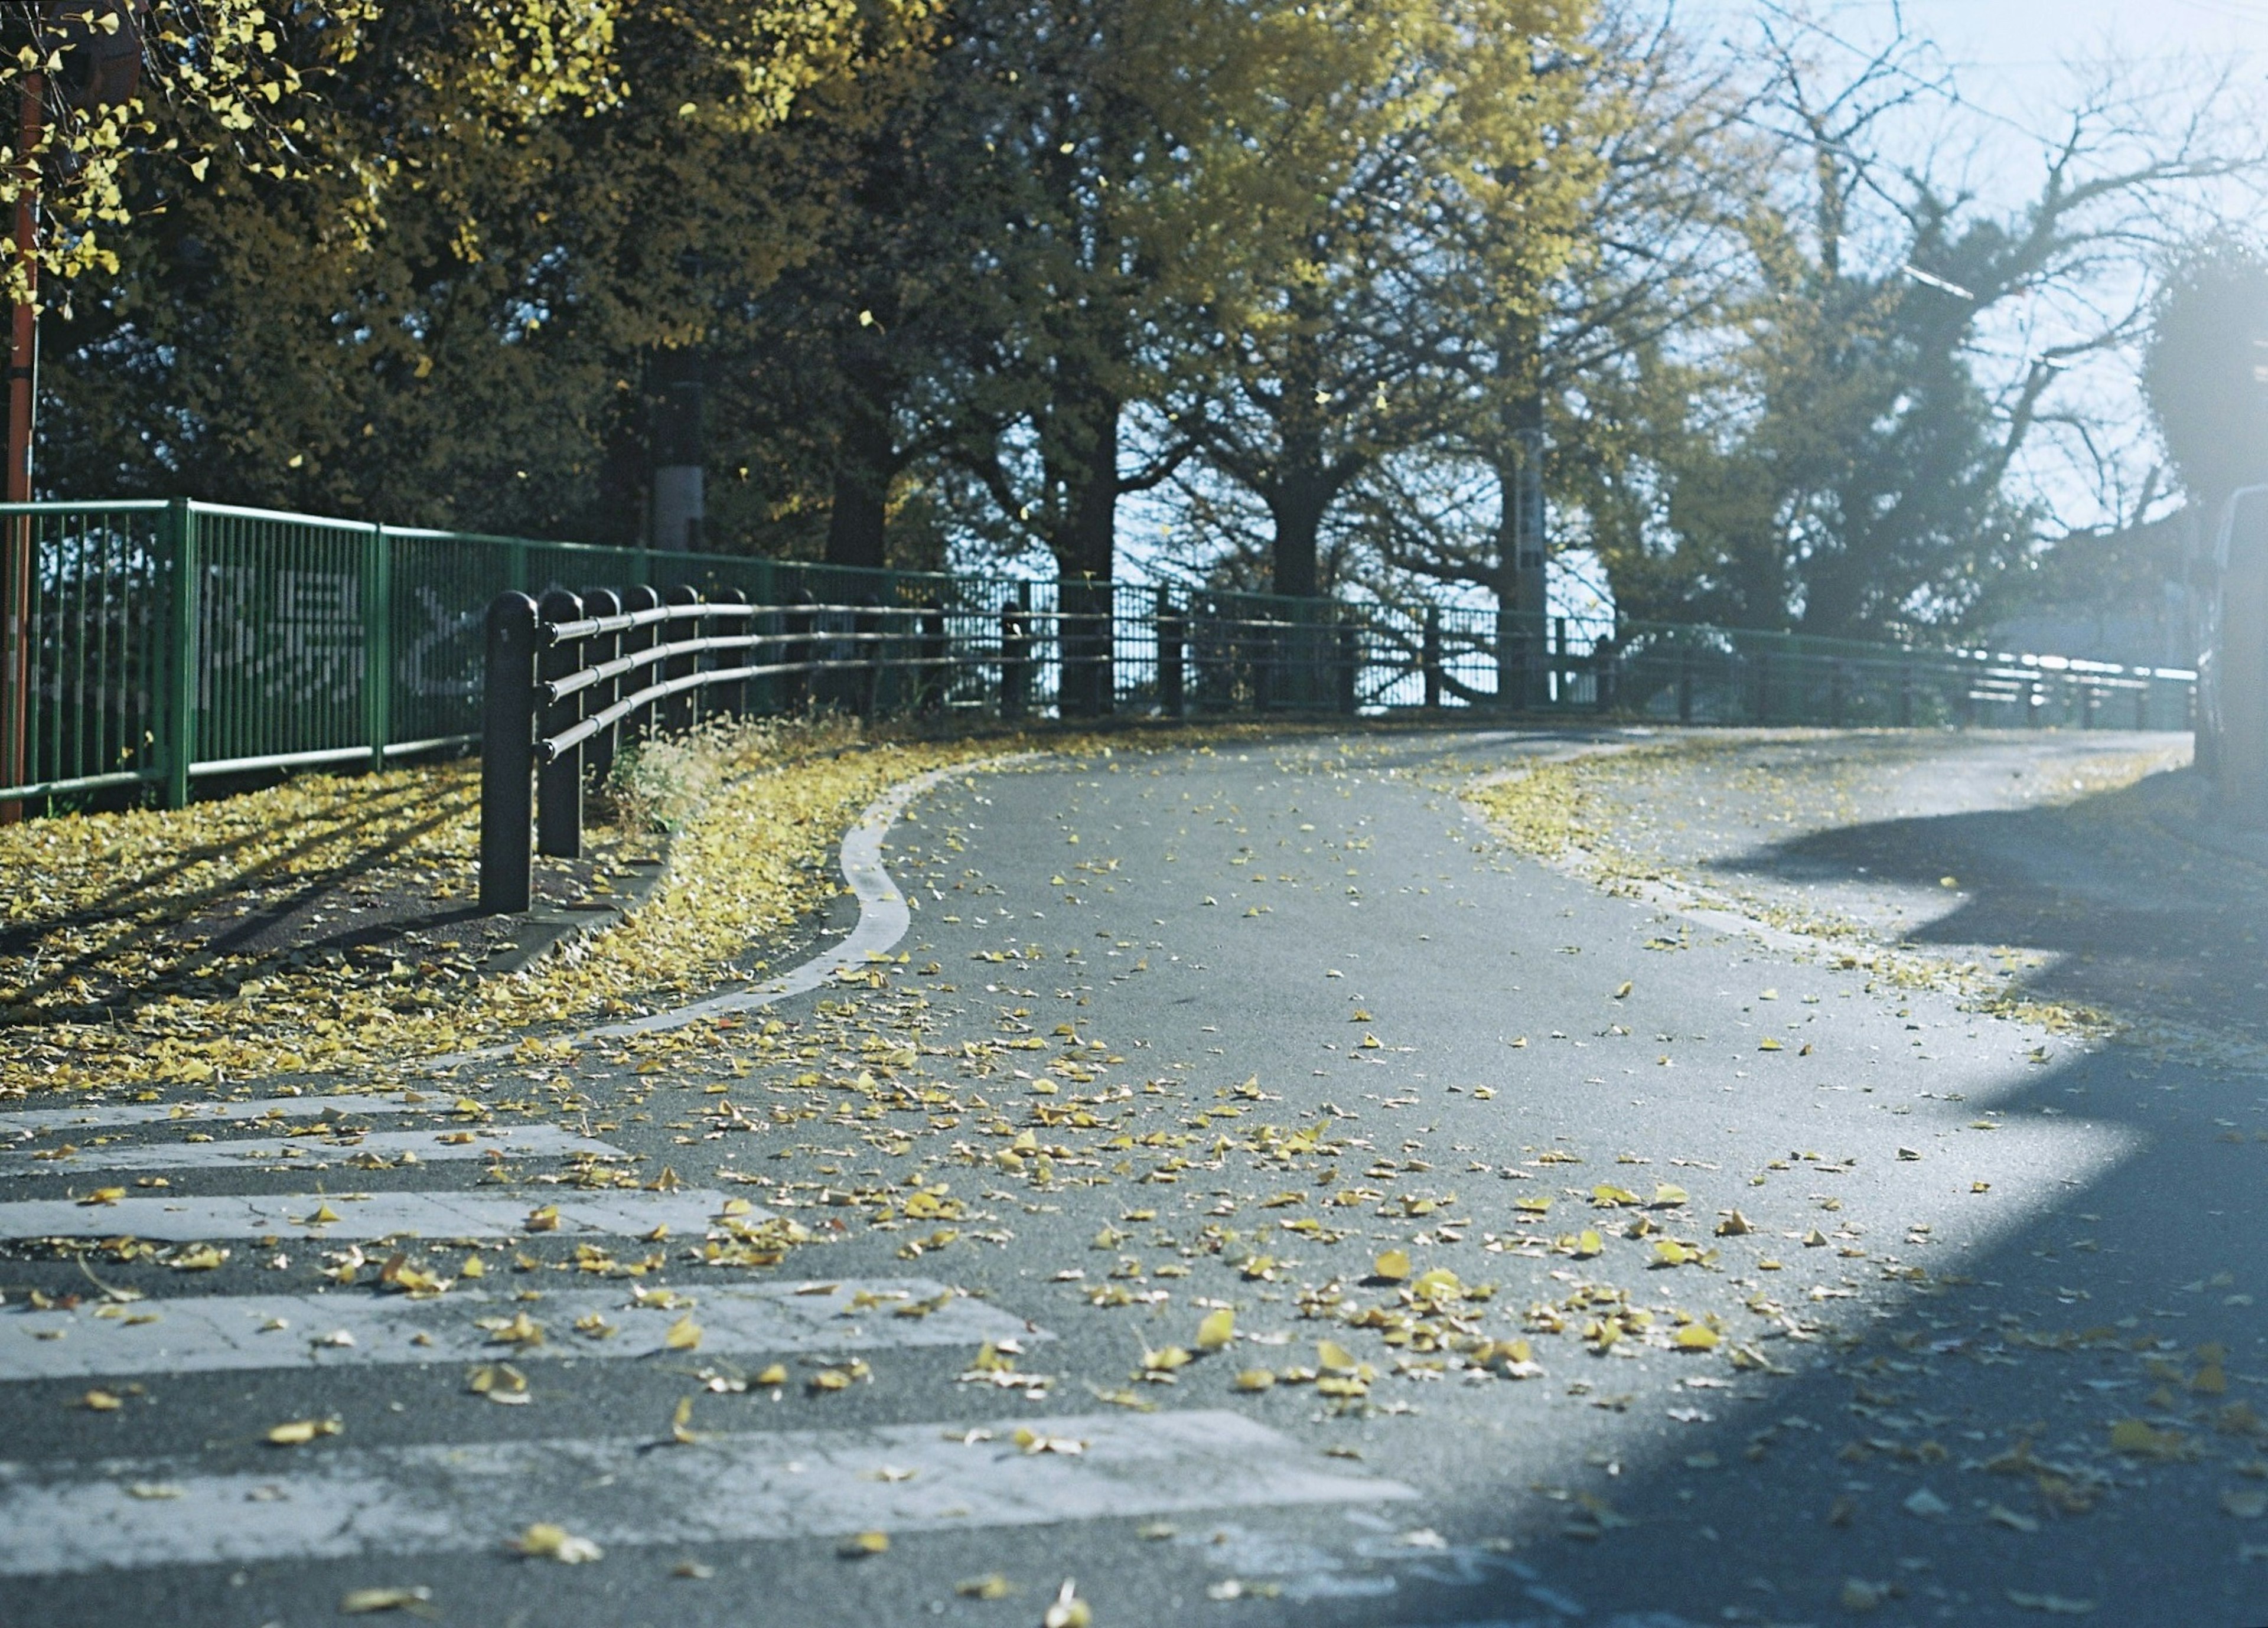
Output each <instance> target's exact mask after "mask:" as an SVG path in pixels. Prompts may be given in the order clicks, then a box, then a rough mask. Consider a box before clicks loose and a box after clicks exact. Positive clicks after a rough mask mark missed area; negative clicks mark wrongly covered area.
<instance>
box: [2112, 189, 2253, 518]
mask: <svg viewBox="0 0 2268 1628" xmlns="http://www.w3.org/2000/svg"><path fill="white" fill-rule="evenodd" d="M2142 383H2143V388H2144V391H2145V393H2146V394H2147V397H2148V400H2149V404H2150V411H2151V415H2152V416H2153V417H2154V418H2155V419H2156V420H2157V424H2158V431H2159V433H2160V435H2161V436H2162V437H2163V438H2164V440H2165V444H2166V451H2167V452H2168V453H2169V455H2170V456H2171V457H2172V459H2173V462H2174V468H2175V469H2176V471H2177V472H2178V473H2179V475H2180V476H2181V483H2182V485H2183V488H2184V489H2185V490H2186V491H2187V493H2188V496H2189V499H2190V501H2191V503H2193V504H2195V505H2198V507H2199V508H2200V509H2202V510H2203V511H2204V512H2205V514H2206V516H2207V517H2209V518H2208V524H2210V517H2213V516H2217V515H2218V514H2219V513H2220V506H2221V505H2222V504H2223V503H2225V502H2226V501H2227V500H2228V495H2229V493H2231V492H2233V491H2235V490H2236V489H2237V488H2238V487H2240V486H2249V485H2251V484H2253V483H2257V482H2259V481H2263V480H2268V256H2264V255H2263V254H2262V253H2261V251H2260V249H2259V247H2257V245H2256V244H2254V243H2253V242H2251V241H2250V239H2245V238H2242V237H2238V236H2236V235H2235V234H2233V233H2230V232H2216V233H2214V234H2213V235H2212V236H2210V237H2207V238H2205V239H2203V240H2202V241H2200V242H2198V243H2197V244H2195V245H2192V246H2191V247H2188V248H2186V249H2184V250H2183V252H2182V253H2181V254H2179V255H2178V256H2177V257H2176V260H2175V262H2174V263H2173V265H2172V266H2171V268H2170V269H2169V272H2168V275H2167V276H2166V278H2165V281H2164V283H2163V284H2162V286H2161V289H2160V291H2159V293H2158V297H2157V302H2156V305H2155V306H2154V310H2153V312H2152V313H2151V323H2150V340H2149V344H2148V347H2147V350H2146V352H2145V354H2144V357H2143V368H2142Z"/></svg>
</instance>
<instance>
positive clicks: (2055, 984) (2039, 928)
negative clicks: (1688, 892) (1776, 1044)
mask: <svg viewBox="0 0 2268 1628" xmlns="http://www.w3.org/2000/svg"><path fill="white" fill-rule="evenodd" d="M2201 802H2202V787H2201V785H2200V782H2199V780H2198V777H2197V775H2196V774H2195V773H2194V771H2192V770H2176V771H2171V772H2168V773H2163V774H2157V775H2153V776H2150V777H2147V778H2145V779H2143V780H2140V781H2139V782H2136V783H2135V784H2133V785H2128V786H2124V787H2122V788H2119V789H2118V790H2116V791H2111V792H2102V793H2098V794H2095V795H2091V796H2087V797H2082V798H2080V799H2075V800H2073V801H2070V802H2066V803H2058V804H2053V805H2049V806H2043V807H2030V808H2023V809H2013V810H1987V811H1982V812H1976V813H1965V814H1945V815H1938V816H1930V817H1924V818H1911V819H1893V820H1884V821H1873V822H1869V823H1865V824H1857V825H1852V826H1847V827H1841V828H1837V829H1830V830H1826V831H1820V832H1816V833H1813V834H1809V835H1806V836H1797V837H1793V838H1791V839H1789V840H1788V841H1786V842H1784V843H1772V844H1770V845H1768V846H1765V847H1762V848H1758V849H1753V850H1750V851H1748V852H1746V853H1743V854H1740V855H1737V856H1734V857H1732V858H1723V859H1719V860H1715V861H1713V862H1711V863H1710V864H1708V865H1707V866H1705V867H1702V868H1704V869H1705V871H1706V872H1708V873H1712V874H1714V875H1716V876H1718V877H1720V878H1722V879H1724V880H1727V882H1730V883H1733V884H1734V885H1736V886H1739V885H1749V886H1761V887H1763V888H1768V889H1769V888H1775V887H1777V888H1786V887H1788V886H1789V885H1791V884H1793V885H1797V886H1800V887H1802V888H1806V889H1808V890H1810V891H1811V892H1812V894H1813V895H1814V896H1816V894H1817V890H1820V889H1827V890H1829V897H1830V908H1831V899H1832V890H1834V889H1837V888H1843V889H1859V888H1866V887H1869V886H1876V885H1884V884H1887V885H1890V886H1894V887H1897V888H1906V889H1913V890H1920V891H1923V892H1932V891H1936V890H1938V889H1940V888H1941V885H1942V882H1943V880H1944V879H1945V878H1948V877H1950V878H1952V879H1953V880H1955V883H1956V884H1957V892H1958V895H1959V902H1957V903H1956V904H1955V905H1954V906H1953V907H1952V908H1951V909H1950V910H1946V911H1944V912H1943V913H1942V914H1936V915H1933V916H1930V917H1928V918H1927V919H1926V920H1923V921H1920V922H1918V923H1917V924H1913V925H1911V926H1909V927H1906V928H1905V929H1904V932H1903V933H1902V934H1901V935H1900V937H1901V940H1902V941H1903V942H1904V943H1906V944H1909V945H1911V946H1913V947H1917V948H1922V949H1929V950H1935V951H1943V952H1953V953H1955V954H1970V953H1982V954H1988V955H1989V954H1995V953H1996V952H2008V953H2009V954H2004V955H2002V956H2001V957H2000V959H2001V961H2002V964H2003V965H2007V966H2009V967H2010V968H2011V969H2014V970H2015V971H2017V973H2018V982H2019V985H2020V987H2021V989H2022V990H2023V991H2025V992H2027V993H2029V994H2030V995H2033V996H2036V997H2037V998H2042V999H2047V1000H2053V1001H2058V1002H2067V1003H2072V1004H2076V1005H2080V1006H2091V1007H2094V1008H2096V1009H2098V1010H2101V1011H2103V1012H2106V1013H2110V1014H2111V1015H2113V1016H2115V1017H2119V1018H2123V1019H2131V1020H2144V1021H2147V1020H2164V1019H2172V1020H2175V1021H2177V1022H2180V1023H2182V1024H2184V1025H2188V1026H2194V1027H2198V1028H2209V1029H2213V1030H2215V1031H2219V1032H2221V1033H2225V1034H2228V1035H2232V1036H2235V1037H2238V1038H2242V1039H2244V1040H2248V1041H2257V1040H2268V954H2264V951H2263V948H2262V942H2261V939H2262V932H2263V929H2264V928H2268V867H2263V866H2257V865H2254V864H2251V863H2249V862H2247V861H2245V860H2243V859H2240V858H2231V857H2229V856H2228V855H2226V854H2223V853H2220V852H2217V851H2213V850H2210V849H2206V848H2204V847H2201V846H2198V845H2197V844H2195V843H2191V842H2190V841H2188V840H2187V839H2186V838H2184V837H2183V836H2182V835H2181V833H2182V831H2183V829H2191V828H2193V827H2194V824H2195V822H2196V821H2197V819H2198V814H2199V813H2200V806H2201Z"/></svg>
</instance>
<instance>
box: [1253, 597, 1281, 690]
mask: <svg viewBox="0 0 2268 1628" xmlns="http://www.w3.org/2000/svg"><path fill="white" fill-rule="evenodd" d="M1248 609H1249V610H1250V611H1251V612H1252V613H1253V614H1252V615H1250V616H1249V617H1248V619H1247V620H1246V622H1245V625H1246V626H1247V627H1248V628H1249V629H1251V630H1252V710H1253V711H1256V712H1269V711H1274V710H1275V707H1276V704H1277V702H1278V700H1279V699H1280V696H1279V695H1278V691H1279V690H1280V689H1282V688H1283V686H1282V684H1281V683H1280V682H1279V681H1278V677H1277V673H1276V669H1277V667H1278V663H1279V662H1280V661H1281V659H1282V655H1283V637H1284V634H1283V624H1282V622H1279V621H1278V618H1277V617H1276V616H1275V615H1273V614H1271V613H1272V612H1273V611H1274V610H1275V609H1276V607H1274V606H1272V605H1270V604H1269V603H1268V602H1267V601H1266V600H1262V601H1261V602H1260V603H1258V604H1256V605H1253V606H1250V607H1248Z"/></svg>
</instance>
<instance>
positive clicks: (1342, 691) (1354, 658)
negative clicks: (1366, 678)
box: [1331, 620, 1362, 718]
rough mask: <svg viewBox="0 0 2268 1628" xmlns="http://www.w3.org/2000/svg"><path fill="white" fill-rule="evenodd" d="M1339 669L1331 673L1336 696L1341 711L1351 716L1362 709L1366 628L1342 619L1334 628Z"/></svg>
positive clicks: (1336, 662)
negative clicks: (1363, 629) (1363, 649)
mask: <svg viewBox="0 0 2268 1628" xmlns="http://www.w3.org/2000/svg"><path fill="white" fill-rule="evenodd" d="M1332 632H1333V634H1334V638H1333V641H1332V643H1333V655H1334V658H1335V671H1334V672H1333V673H1332V674H1331V680H1332V684H1331V689H1332V695H1333V698H1334V699H1335V700H1336V701H1337V703H1338V710H1339V711H1341V712H1342V713H1344V715H1345V716H1347V717H1349V718H1352V717H1353V716H1354V715H1355V713H1356V712H1357V711H1360V710H1361V694H1362V689H1361V676H1362V630H1361V629H1360V628H1359V627H1357V626H1356V625H1355V624H1354V623H1353V622H1350V621H1344V620H1342V621H1341V622H1339V624H1338V626H1337V628H1335V629H1333V630H1332Z"/></svg>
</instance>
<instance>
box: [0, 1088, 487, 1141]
mask: <svg viewBox="0 0 2268 1628" xmlns="http://www.w3.org/2000/svg"><path fill="white" fill-rule="evenodd" d="M455 1101H456V1099H455V1098H454V1097H453V1096H451V1095H447V1094H443V1093H440V1092H427V1091H407V1092H403V1093H402V1094H401V1095H399V1096H383V1097H381V1096H306V1097H254V1098H250V1099H247V1100H246V1101H210V1100H207V1101H197V1102H89V1103H86V1104H85V1105H83V1106H81V1107H78V1108H31V1109H22V1110H21V1111H19V1112H17V1113H11V1114H0V1133H5V1132H7V1131H34V1132H38V1131H70V1130H77V1129H80V1128H82V1127H84V1128H85V1129H89V1130H103V1129H107V1128H109V1127H112V1126H117V1125H147V1124H158V1123H166V1122H172V1123H180V1124H188V1125H195V1124H200V1123H209V1122H210V1121H213V1120H238V1119H268V1118H276V1119H320V1118H321V1117H322V1116H324V1115H326V1114H329V1115H332V1116H334V1117H337V1118H342V1119H350V1118H353V1117H354V1116H357V1115H358V1114H416V1113H425V1114H446V1113H447V1112H448V1111H449V1110H450V1108H451V1106H452V1104H453V1103H454V1102H455Z"/></svg>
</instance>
